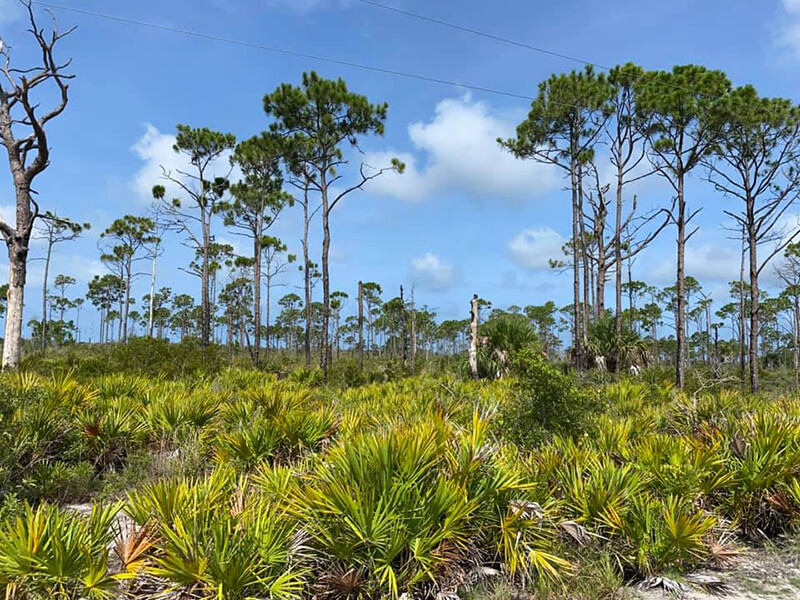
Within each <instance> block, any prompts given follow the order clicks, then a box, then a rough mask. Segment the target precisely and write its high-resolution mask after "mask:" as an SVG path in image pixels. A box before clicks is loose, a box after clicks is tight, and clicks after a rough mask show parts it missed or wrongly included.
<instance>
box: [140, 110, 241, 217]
mask: <svg viewBox="0 0 800 600" xmlns="http://www.w3.org/2000/svg"><path fill="white" fill-rule="evenodd" d="M174 144H175V136H174V135H173V134H169V133H161V132H160V131H159V130H158V128H156V127H155V126H154V125H152V124H150V123H146V124H145V132H144V135H142V137H141V138H139V140H138V141H137V142H136V143H135V144H134V145H133V146H132V147H131V150H132V151H133V152H134V154H136V155H137V156H138V157H139V158H140V159H141V160H142V161H144V165H143V166H142V167H141V168H140V169H139V170H138V171H137V173H136V175H135V176H134V178H133V182H132V187H133V190H134V192H136V194H137V195H138V196H139V197H140V198H141V200H142V201H143V202H147V203H149V202H151V201H152V199H153V194H152V191H153V186H154V185H157V184H160V185H163V186H164V187H165V188H166V190H167V198H168V199H169V198H173V197H182V196H183V194H182V192H181V191H180V189H179V188H178V186H177V185H175V184H173V183H171V182H169V181H167V180H165V179H164V178H163V171H162V167H163V169H164V170H166V171H167V172H171V173H172V174H173V176H175V177H178V178H179V177H180V176H179V175H178V173H177V171H183V172H184V173H186V172H188V173H192V172H193V170H192V167H191V164H190V163H189V159H188V158H187V157H186V156H185V155H184V154H179V153H177V152H175V151H174V150H173V149H172V147H173V145H174ZM229 158H230V152H226V153H225V154H223V155H222V156H221V157H220V158H219V159H218V160H217V161H216V163H215V164H214V165H213V166H212V168H211V170H210V172H209V173H208V174H207V176H208V177H209V178H213V177H216V176H225V175H227V174H228V173H229V171H230V166H229V164H230V163H229ZM237 177H238V173H231V180H232V181H236V179H237Z"/></svg>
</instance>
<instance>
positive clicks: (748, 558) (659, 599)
mask: <svg viewBox="0 0 800 600" xmlns="http://www.w3.org/2000/svg"><path fill="white" fill-rule="evenodd" d="M680 584H681V587H682V588H683V589H682V590H681V591H679V592H678V593H675V592H674V591H673V592H672V593H670V592H669V591H666V590H665V589H664V587H669V584H667V585H666V586H657V587H654V588H652V589H647V590H644V589H640V588H632V589H631V590H630V596H631V598H632V599H637V600H667V599H670V600H675V598H676V597H678V598H683V599H684V600H719V599H720V598H724V599H726V600H782V599H784V598H785V599H787V600H789V599H792V600H800V545H798V543H796V542H795V543H794V544H789V545H785V546H782V547H779V548H761V549H750V550H747V551H745V552H744V553H743V554H742V555H741V556H740V557H739V558H737V559H736V560H735V561H734V562H733V563H732V564H731V565H730V566H728V567H726V568H724V569H719V570H716V569H715V570H710V569H709V570H703V571H699V572H697V573H693V574H692V575H689V576H688V577H686V578H685V579H684V580H683V581H681V582H680Z"/></svg>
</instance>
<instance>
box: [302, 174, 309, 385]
mask: <svg viewBox="0 0 800 600" xmlns="http://www.w3.org/2000/svg"><path fill="white" fill-rule="evenodd" d="M305 194H306V198H305V200H306V201H305V204H303V264H304V268H303V278H304V282H303V284H304V287H305V298H306V306H305V309H306V332H305V345H306V369H310V368H311V271H310V270H309V257H308V225H309V223H308V190H307V189H306V192H305Z"/></svg>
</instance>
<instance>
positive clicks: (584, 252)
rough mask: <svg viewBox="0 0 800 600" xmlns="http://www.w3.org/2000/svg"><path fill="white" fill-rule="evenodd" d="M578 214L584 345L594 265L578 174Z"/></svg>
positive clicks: (587, 340) (587, 339)
mask: <svg viewBox="0 0 800 600" xmlns="http://www.w3.org/2000/svg"><path fill="white" fill-rule="evenodd" d="M578 214H579V220H578V224H579V228H580V248H581V261H582V262H583V319H582V321H583V322H582V327H581V333H582V335H583V347H584V348H586V347H587V346H588V345H589V296H590V294H591V288H592V286H591V284H590V282H589V277H590V276H591V272H592V271H591V269H592V266H591V265H590V264H589V249H588V247H587V239H586V225H585V223H584V222H583V216H584V215H583V184H582V176H581V175H579V176H578Z"/></svg>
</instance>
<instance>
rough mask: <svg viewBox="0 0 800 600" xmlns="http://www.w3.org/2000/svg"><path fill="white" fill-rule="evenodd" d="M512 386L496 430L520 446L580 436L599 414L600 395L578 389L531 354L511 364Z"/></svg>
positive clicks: (565, 377) (556, 370)
mask: <svg viewBox="0 0 800 600" xmlns="http://www.w3.org/2000/svg"><path fill="white" fill-rule="evenodd" d="M513 372H514V374H515V376H516V385H515V386H514V389H513V391H512V393H511V396H510V398H508V399H506V400H505V401H504V402H503V403H502V404H501V407H500V418H499V422H500V429H501V432H502V434H503V436H504V437H505V438H506V439H508V440H509V441H512V442H515V443H517V444H521V445H523V446H532V445H536V444H539V443H541V442H542V441H544V440H545V439H547V438H548V437H549V436H552V435H554V434H559V435H580V434H582V433H584V432H586V431H587V430H588V429H589V427H590V424H591V421H592V417H593V416H594V415H595V414H596V413H597V412H598V411H599V410H600V408H601V406H602V403H601V401H600V395H599V394H597V393H596V392H595V391H594V390H591V389H586V388H579V387H578V386H577V385H576V384H575V383H574V382H573V380H572V379H570V377H569V376H568V375H564V374H563V373H561V371H559V370H558V369H557V368H556V367H554V366H553V365H551V364H550V363H548V362H546V361H545V360H544V359H543V358H541V357H539V356H538V355H536V354H535V353H533V352H529V351H523V352H521V353H520V355H519V356H518V357H517V359H516V360H515V361H514V367H513Z"/></svg>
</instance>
